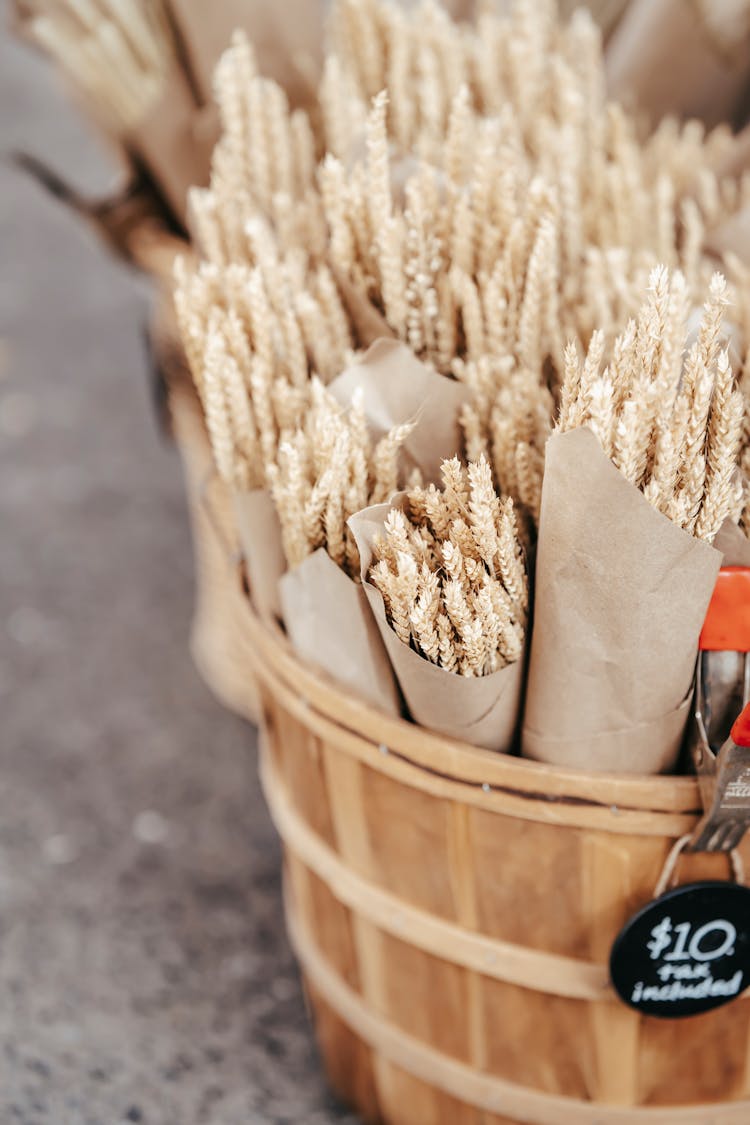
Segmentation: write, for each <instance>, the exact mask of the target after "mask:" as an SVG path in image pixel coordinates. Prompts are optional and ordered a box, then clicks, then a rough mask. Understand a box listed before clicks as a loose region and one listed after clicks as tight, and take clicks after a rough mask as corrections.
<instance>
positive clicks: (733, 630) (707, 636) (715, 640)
mask: <svg viewBox="0 0 750 1125" xmlns="http://www.w3.org/2000/svg"><path fill="white" fill-rule="evenodd" d="M698 646H699V648H700V649H701V651H703V652H750V567H747V566H723V567H722V568H721V570H720V571H719V577H718V578H717V579H716V586H715V587H714V592H713V594H712V596H711V602H710V604H709V607H708V613H707V614H706V620H705V621H704V623H703V629H702V630H701V636H700V641H699V642H698ZM748 721H749V722H750V720H748Z"/></svg>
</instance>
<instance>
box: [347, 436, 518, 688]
mask: <svg viewBox="0 0 750 1125" xmlns="http://www.w3.org/2000/svg"><path fill="white" fill-rule="evenodd" d="M442 475H443V487H442V489H438V488H436V487H435V486H434V485H430V486H429V487H427V488H422V487H419V488H415V489H412V490H411V491H410V492H409V493H408V496H407V505H406V513H404V512H402V511H401V510H400V509H398V508H393V509H392V510H391V511H390V512H389V513H388V517H387V519H386V523H385V533H384V535H382V536H381V537H380V539H379V540H378V541H377V542H376V544H375V552H374V555H375V561H374V562H373V565H372V567H371V569H370V573H369V579H370V581H371V582H373V583H374V585H375V586H377V588H378V590H379V591H380V593H381V594H382V595H383V601H384V602H385V607H386V613H387V616H388V621H389V622H390V624H391V626H392V627H393V629H394V631H395V633H396V635H397V636H398V637H399V639H400V640H402V641H403V642H404V644H407V645H411V646H412V648H414V650H415V651H416V652H418V653H419V654H420V655H421V656H424V657H425V659H426V660H429V661H431V662H432V663H433V664H437V665H438V666H439V667H440V668H445V669H446V670H447V671H449V672H457V673H458V674H459V675H462V676H484V675H488V674H489V673H491V672H495V671H497V670H498V669H499V668H503V667H505V665H507V664H512V663H513V662H514V661H516V660H518V659H519V658H520V656H521V652H522V650H523V641H524V630H525V626H526V615H527V607H528V582H527V577H526V569H525V565H524V560H523V552H522V550H521V547H520V545H519V540H518V529H517V526H516V519H515V513H514V510H513V502H512V500H510V499H509V498H506V499H504V500H500V498H499V497H498V495H497V493H496V491H495V487H494V485H493V482H492V473H491V470H490V466H489V463H488V462H487V461H486V460H485V459H484V458H482V459H481V460H479V461H478V462H476V463H472V462H470V463H469V465H468V468H466V467H464V466H462V465H461V463H460V462H459V460H458V459H457V458H455V457H454V458H453V459H452V460H450V461H444V462H443V467H442Z"/></svg>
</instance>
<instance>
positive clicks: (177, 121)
mask: <svg viewBox="0 0 750 1125" xmlns="http://www.w3.org/2000/svg"><path fill="white" fill-rule="evenodd" d="M218 135H219V123H218V116H217V114H216V112H215V110H214V109H213V108H212V107H208V108H204V109H200V108H199V107H198V106H197V105H196V103H195V100H194V98H193V95H192V93H191V91H190V89H189V86H188V83H187V80H186V78H185V76H184V74H182V72H181V71H179V70H177V69H176V68H175V69H174V70H172V72H171V73H170V74H169V75H168V77H167V78H166V80H165V85H164V90H163V93H162V95H161V97H160V98H159V100H158V101H157V102H156V104H155V105H153V106H152V107H151V108H150V110H149V112H148V113H147V114H146V116H145V118H144V119H143V121H142V122H141V123H140V124H139V125H138V126H137V127H136V128H135V129H133V130H132V131H131V132H130V133H129V134H128V135H127V137H126V138H125V142H126V145H127V147H128V148H129V149H130V150H131V151H132V152H134V153H136V154H137V156H138V157H139V158H140V159H141V160H142V162H143V163H144V164H145V165H146V167H147V168H148V170H149V171H150V173H151V175H152V177H153V179H154V180H155V181H156V183H157V184H158V186H159V187H160V188H161V190H162V192H163V194H164V197H165V199H166V201H167V203H168V204H169V207H170V208H171V210H172V212H173V214H174V215H176V217H177V218H178V219H179V221H180V222H181V223H182V225H183V226H185V225H186V221H185V217H186V211H187V193H188V188H190V187H192V186H193V185H197V186H199V187H202V186H205V185H206V184H207V183H208V178H209V172H210V166H211V153H212V151H213V147H214V144H215V143H216V140H217V138H218Z"/></svg>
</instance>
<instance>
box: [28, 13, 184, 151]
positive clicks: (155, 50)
mask: <svg viewBox="0 0 750 1125" xmlns="http://www.w3.org/2000/svg"><path fill="white" fill-rule="evenodd" d="M19 11H20V13H21V15H22V16H23V17H25V18H26V19H28V21H29V22H28V26H29V30H30V33H31V35H32V37H33V38H34V39H35V40H36V42H37V43H39V45H40V46H41V47H42V48H44V50H45V51H47V52H48V53H49V54H50V55H51V56H52V57H53V58H54V59H55V60H56V61H57V62H58V64H59V65H60V66H61V68H62V69H63V71H64V72H65V74H66V75H67V77H68V78H69V79H70V80H71V81H72V82H73V83H75V84H76V85H77V86H79V87H80V88H81V90H82V91H83V93H84V94H85V95H86V97H87V100H88V101H89V102H90V103H91V105H92V106H94V107H95V108H96V109H98V110H99V111H100V112H101V113H102V114H104V115H105V116H106V117H107V119H108V121H109V124H110V126H111V128H112V129H113V130H114V131H115V132H116V133H125V132H127V131H128V130H130V129H132V128H134V127H135V126H136V125H138V124H139V123H140V122H141V121H142V120H143V118H144V117H145V115H146V114H147V113H148V111H149V110H150V109H151V108H152V107H153V105H154V104H155V102H156V101H157V99H158V97H159V95H160V94H161V92H162V90H163V88H164V83H165V81H166V78H167V73H168V71H169V68H170V67H171V66H172V65H173V62H174V57H175V54H174V43H173V37H172V34H171V30H170V26H169V22H168V19H167V15H166V13H165V9H164V4H163V2H162V0H21V2H20V3H19Z"/></svg>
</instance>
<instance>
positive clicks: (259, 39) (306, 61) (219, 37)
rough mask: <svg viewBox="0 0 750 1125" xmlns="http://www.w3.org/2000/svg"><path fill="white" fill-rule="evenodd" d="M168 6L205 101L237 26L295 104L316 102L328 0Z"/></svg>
mask: <svg viewBox="0 0 750 1125" xmlns="http://www.w3.org/2000/svg"><path fill="white" fill-rule="evenodd" d="M169 7H170V9H171V11H172V13H173V16H174V18H175V21H176V24H177V26H178V28H179V31H180V36H181V39H182V42H183V44H184V47H185V51H186V53H187V56H188V58H189V60H190V64H191V67H192V70H193V73H194V74H195V75H196V78H197V81H198V83H199V84H200V87H201V91H202V93H203V97H204V99H205V101H206V102H208V101H210V100H211V95H212V88H213V87H212V82H213V73H214V69H215V67H216V63H217V62H218V61H219V57H220V55H221V54H222V52H223V51H224V50H225V48H226V47H228V46H229V43H230V41H231V38H232V32H233V31H234V30H235V29H236V28H240V29H241V30H242V31H244V32H246V34H247V37H248V39H249V40H250V41H251V43H252V45H253V49H254V51H255V57H256V60H257V63H258V69H259V71H260V73H261V74H262V75H263V76H264V77H266V78H273V79H274V81H276V82H278V83H279V85H280V86H281V87H282V88H283V89H284V90H285V92H286V94H287V96H288V98H289V100H290V102H291V104H292V105H293V106H304V105H307V104H308V103H309V102H310V101H311V95H312V94H313V92H314V90H315V88H316V85H317V82H318V78H319V76H320V70H321V60H322V54H323V26H324V23H325V7H326V5H325V3H324V2H323V0H284V2H283V4H270V3H269V2H268V0H211V3H206V0H169Z"/></svg>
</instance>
